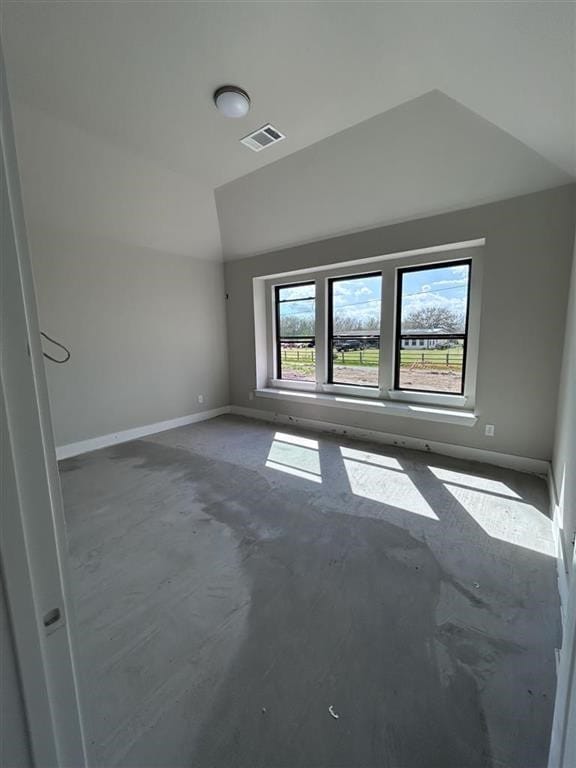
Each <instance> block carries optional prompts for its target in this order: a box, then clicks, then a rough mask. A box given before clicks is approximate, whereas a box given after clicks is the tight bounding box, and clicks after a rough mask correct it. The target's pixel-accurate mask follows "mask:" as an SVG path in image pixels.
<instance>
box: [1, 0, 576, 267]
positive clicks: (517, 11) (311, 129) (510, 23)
mask: <svg viewBox="0 0 576 768" xmlns="http://www.w3.org/2000/svg"><path fill="white" fill-rule="evenodd" d="M575 32H576V28H575V6H574V5H573V4H571V3H562V2H546V3H515V2H510V3H508V2H501V3H482V2H478V3H440V2H422V3H412V2H410V3H364V2H360V1H358V0H355V1H354V2H338V3H336V2H334V3H332V2H309V3H308V2H298V3H284V2H282V3H277V2H269V3H261V2H207V3H195V2H189V3H183V2H169V1H166V0H163V2H156V3H153V2H98V1H97V0H94V1H93V2H82V3H65V2H43V3H33V2H21V1H18V2H10V1H8V2H4V3H3V6H2V29H1V34H2V42H3V46H4V51H5V57H6V64H7V72H8V82H9V87H10V91H11V96H12V100H13V102H14V112H15V123H16V133H17V144H18V151H19V156H20V163H21V172H22V176H23V187H24V198H25V205H26V207H27V210H28V212H29V215H30V216H31V217H33V218H47V217H50V218H51V219H53V220H54V221H55V222H57V224H58V226H62V227H72V226H74V227H76V228H79V229H87V230H89V231H94V232H99V233H102V232H103V231H104V233H105V234H107V235H108V236H109V237H110V238H112V239H114V238H117V239H119V240H122V241H124V240H126V241H131V242H132V241H134V242H138V244H140V245H143V246H145V245H146V244H148V245H149V244H152V246H153V247H155V248H158V249H159V250H165V251H167V252H170V251H174V252H184V253H190V254H191V255H194V256H201V257H207V256H208V257H213V258H219V257H220V256H221V253H222V249H221V242H220V232H219V226H218V220H217V218H216V210H215V205H214V190H215V189H216V188H218V187H222V189H223V190H225V189H226V187H225V186H224V185H227V184H228V183H229V182H233V184H237V182H235V181H234V180H237V179H239V178H240V177H244V176H246V175H247V174H253V175H254V177H255V176H256V175H257V173H259V172H260V171H259V169H262V168H263V167H264V166H266V165H269V164H270V163H275V162H276V161H278V160H280V159H281V158H287V156H291V157H294V158H296V156H297V154H296V153H299V152H300V151H301V150H304V149H305V148H306V147H310V146H311V145H316V144H317V143H318V142H320V143H322V142H323V141H324V140H328V137H331V136H333V135H334V134H337V133H339V132H341V131H345V130H346V129H352V131H354V130H355V129H354V128H353V126H358V130H359V131H362V130H365V128H364V129H362V127H361V126H360V125H359V124H362V123H364V122H365V121H368V120H369V118H375V117H376V116H378V115H383V113H390V114H391V115H392V116H393V117H392V118H390V119H391V120H392V121H394V119H396V118H394V113H395V108H400V105H406V104H407V103H408V102H411V103H413V102H415V101H416V102H418V99H419V98H420V97H423V96H424V95H425V94H430V92H432V93H434V94H437V93H438V92H441V97H442V98H441V99H440V100H437V101H436V102H435V109H436V110H438V109H440V104H442V105H443V108H444V109H445V110H446V116H447V117H446V119H447V120H448V118H450V120H449V122H450V127H449V128H448V130H449V131H454V130H457V128H455V126H456V124H457V122H458V121H457V119H456V118H454V115H455V114H456V113H455V112H454V109H455V106H454V105H456V106H459V105H461V106H462V107H463V108H466V110H469V112H468V113H467V114H468V115H473V116H476V117H477V119H478V120H479V121H480V122H479V123H478V126H476V127H475V128H472V127H471V124H470V123H469V121H468V122H467V127H466V130H465V134H466V135H464V136H461V139H462V141H463V142H466V141H469V142H473V140H474V137H477V134H478V133H482V136H483V140H484V139H485V138H486V137H487V136H488V133H489V128H488V127H487V126H488V124H491V127H493V129H494V130H492V133H491V134H490V136H491V140H492V141H493V142H494V147H495V157H498V158H500V162H499V163H495V168H496V166H498V167H499V169H500V170H499V173H497V174H496V176H495V177H494V178H493V179H492V181H491V182H490V183H489V184H487V187H486V190H485V192H486V194H485V197H488V198H490V199H497V198H498V197H499V196H500V197H505V196H510V195H511V194H522V193H523V192H525V191H532V190H536V189H540V188H545V187H548V186H554V185H556V184H562V183H566V182H569V181H570V180H571V179H572V178H574V176H575V175H576V152H575V146H574V142H575V136H576V124H575V114H576V93H575V90H576V88H575V56H576V54H575V47H576V46H575ZM229 82H232V83H236V84H238V85H241V86H242V87H243V88H245V89H246V90H247V91H248V92H249V93H250V95H251V97H252V103H253V108H252V110H251V112H250V114H249V115H248V117H247V118H245V119H244V120H225V119H224V118H222V117H221V116H220V115H219V114H218V112H217V111H216V110H215V109H214V107H213V104H212V100H211V97H212V92H213V91H214V89H215V88H216V87H217V86H219V85H221V84H223V83H229ZM446 97H447V98H446ZM425 98H426V97H425ZM427 103H428V104H429V102H427ZM421 118H422V115H421V114H420V116H419V115H418V114H417V113H415V114H414V117H413V119H414V120H418V119H421ZM452 118H454V119H452ZM454 121H456V122H454ZM266 122H272V123H273V124H274V125H276V126H277V127H278V128H279V129H280V130H282V131H283V132H284V133H285V134H286V135H287V139H286V140H285V141H283V142H280V143H279V144H278V145H276V146H274V147H271V148H270V149H267V150H264V151H263V152H260V153H258V154H256V153H253V152H251V151H250V150H249V149H247V148H246V147H244V146H242V145H241V144H240V143H239V139H240V138H241V137H242V136H244V135H245V134H247V133H249V132H250V131H251V130H253V129H255V128H258V127H259V126H261V125H262V124H264V123H266ZM436 122H437V123H438V121H436ZM441 123H442V120H441V119H440V124H437V125H436V130H439V131H441ZM412 125H413V129H414V130H408V131H400V134H398V135H397V138H396V140H397V142H398V156H400V157H407V156H409V154H410V144H409V142H415V141H418V142H419V145H418V146H416V145H414V146H413V149H414V151H415V156H416V155H417V154H418V153H419V152H422V147H421V141H422V131H421V130H416V125H415V124H414V123H413V124H412ZM383 126H384V124H383ZM420 128H421V126H420ZM387 130H388V129H386V130H384V131H383V133H382V142H386V141H388V142H389V141H390V135H391V134H390V133H387ZM487 131H488V133H487ZM360 135H361V134H359V136H360ZM348 140H349V141H350V139H348ZM510 142H512V144H511V143H510ZM512 145H513V146H514V150H515V151H514V152H512V155H514V158H513V161H511V162H510V163H509V165H506V162H507V161H506V158H507V157H508V154H509V153H508V150H509V149H510V147H512ZM521 145H523V147H521ZM318 146H320V145H318ZM520 149H522V150H525V152H524V154H523V155H522V157H520ZM382 150H383V153H384V154H387V156H394V152H393V151H392V148H391V145H390V143H388V144H386V145H385V146H384V145H383V146H382ZM448 150H449V148H448V147H446V148H445V151H448ZM359 151H360V150H359ZM370 151H372V152H373V151H374V147H373V146H371V147H370ZM458 151H459V152H460V153H461V155H460V157H464V156H465V155H466V146H459V147H458ZM475 151H476V147H475V146H474V145H473V143H471V144H470V146H469V147H468V152H469V154H470V155H471V156H472V155H474V153H475ZM483 151H484V150H483ZM444 161H445V163H446V164H447V166H448V165H449V164H450V158H449V157H445V158H444ZM282 162H287V160H286V161H282ZM300 162H301V161H300ZM461 162H463V161H462V160H461ZM502 163H504V165H502ZM527 166H528V167H527ZM278 167H279V168H281V167H282V163H279V164H278ZM297 167H298V162H296V165H295V166H294V168H293V169H290V171H288V170H286V172H287V173H288V172H292V170H294V169H296V168H297ZM473 167H475V166H471V168H470V171H472V170H473ZM284 168H285V169H287V166H286V165H284ZM424 170H425V169H424ZM318 171H319V172H322V169H321V167H320V166H319V168H318ZM463 171H466V168H463ZM262 172H264V171H262ZM266 172H267V173H270V169H266ZM402 174H403V169H402V165H401V164H400V165H397V166H395V165H394V164H393V163H392V165H391V166H390V172H389V173H388V174H386V177H385V178H384V179H383V182H382V183H383V184H384V185H385V186H386V189H385V197H386V199H392V198H393V195H394V189H395V188H396V189H397V188H398V185H399V183H401V184H404V183H405V180H404V181H403V180H402ZM464 176H465V174H464V173H463V177H464ZM251 183H252V182H251ZM275 183H277V182H275ZM111 190H116V191H117V195H118V197H119V198H121V201H122V202H121V205H120V207H119V209H117V206H115V205H114V201H113V199H112V197H111V194H110V192H111ZM220 194H221V193H220V192H219V193H218V195H219V196H220ZM408 198H409V195H406V199H408ZM477 199H478V193H477V186H476V185H475V182H474V179H473V178H470V179H469V184H468V185H466V184H464V183H460V182H459V184H458V200H457V203H458V205H460V207H466V206H468V205H470V204H475V201H477ZM444 205H450V206H453V205H454V201H452V200H444V199H442V196H441V195H440V196H439V198H438V200H437V205H436V208H439V209H441V208H442V207H443V206H444ZM429 207H430V205H429V201H422V202H418V201H417V202H416V203H414V204H412V205H408V206H403V205H400V204H399V205H396V206H395V207H394V210H393V212H392V213H393V218H394V219H395V220H397V219H398V218H402V217H411V216H414V215H420V214H422V213H423V212H425V210H424V209H427V208H429ZM420 209H422V210H420ZM71 210H72V211H73V213H74V216H72V214H71ZM222 215H226V212H224V213H222V212H221V218H222ZM391 215H392V214H391ZM353 218H354V217H353ZM356 218H358V217H356ZM386 218H387V212H386V211H385V210H382V211H381V215H380V216H379V220H378V223H383V222H385V221H386ZM370 222H371V220H370V221H364V222H363V223H362V225H366V224H370ZM341 225H342V228H344V229H345V228H346V227H347V226H348V224H347V223H346V222H341ZM349 226H350V227H354V226H357V222H356V223H355V222H354V221H351V222H350V224H349ZM328 234H329V233H328ZM225 241H228V236H227V237H225ZM250 247H252V246H251V245H249V244H246V247H244V246H242V247H240V246H238V247H235V246H234V244H232V245H231V246H230V245H228V244H226V243H225V250H226V252H227V253H228V254H229V255H236V256H238V255H244V254H245V253H246V252H247V251H246V248H248V249H249V248H250Z"/></svg>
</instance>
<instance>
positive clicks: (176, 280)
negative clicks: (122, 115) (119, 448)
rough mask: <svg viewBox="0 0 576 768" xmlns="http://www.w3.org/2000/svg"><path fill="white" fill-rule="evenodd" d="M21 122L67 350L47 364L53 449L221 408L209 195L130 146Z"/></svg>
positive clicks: (222, 354) (46, 121) (39, 288)
mask: <svg viewBox="0 0 576 768" xmlns="http://www.w3.org/2000/svg"><path fill="white" fill-rule="evenodd" d="M13 109H14V124H15V134H16V145H17V152H18V164H19V170H20V176H21V185H22V198H23V203H24V213H25V216H26V225H27V229H28V237H29V243H30V252H31V259H32V266H33V269H34V276H35V282H36V295H37V300H38V305H39V318H40V326H41V328H42V330H44V331H46V333H48V334H49V335H50V336H53V337H54V338H57V339H61V340H62V341H63V342H64V343H65V344H67V345H68V346H69V347H70V348H71V351H72V359H71V361H70V363H68V364H66V365H62V366H58V365H55V364H53V363H50V362H47V364H46V372H47V378H48V386H49V394H50V405H51V410H52V418H53V425H54V431H55V438H56V444H57V445H63V444H66V443H70V442H75V441H78V440H85V439H88V438H92V437H97V436H99V435H104V434H109V433H112V432H118V431H121V430H125V429H129V428H131V427H138V426H143V425H146V424H152V423H155V422H158V421H164V420H167V419H172V418H176V417H179V416H186V415H188V414H191V413H195V412H197V411H202V410H208V409H211V408H216V407H219V406H222V405H226V404H227V403H228V367H227V353H226V321H225V309H224V291H223V268H222V263H221V259H222V249H221V245H220V234H219V231H218V219H217V215H216V207H215V203H214V195H213V193H212V190H211V189H208V188H207V187H206V185H205V184H204V185H203V184H201V183H200V181H199V180H198V179H197V178H195V177H194V175H192V174H184V173H182V172H180V171H174V170H173V169H171V168H169V167H167V166H166V165H165V164H161V163H159V162H158V161H157V160H155V159H154V158H152V157H150V156H149V155H148V154H146V153H145V152H142V151H139V150H138V148H137V147H135V146H133V145H129V146H128V145H123V144H121V143H119V142H117V141H114V140H113V139H112V138H110V137H108V138H104V137H102V136H96V135H94V134H93V133H91V132H89V131H87V130H85V129H83V128H82V127H81V126H79V125H77V124H76V123H75V122H72V121H69V120H68V121H66V120H62V119H57V118H55V117H53V116H51V115H49V114H47V113H46V112H44V111H42V110H39V109H35V108H33V107H31V106H29V105H27V104H25V103H23V102H18V101H16V100H13ZM199 222H201V223H199ZM44 346H45V349H46V350H47V351H49V346H48V343H47V342H45V343H44ZM199 394H202V395H204V403H203V405H200V404H199V403H198V395H199Z"/></svg>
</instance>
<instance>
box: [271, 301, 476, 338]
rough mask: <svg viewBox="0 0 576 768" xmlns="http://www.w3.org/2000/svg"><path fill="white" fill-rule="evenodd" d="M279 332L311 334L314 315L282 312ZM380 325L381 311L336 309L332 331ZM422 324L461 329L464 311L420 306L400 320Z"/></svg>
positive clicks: (416, 325) (454, 330) (405, 325)
mask: <svg viewBox="0 0 576 768" xmlns="http://www.w3.org/2000/svg"><path fill="white" fill-rule="evenodd" d="M280 325H281V335H282V336H314V335H315V324H314V316H313V315H312V316H310V317H302V316H301V315H300V316H298V315H284V316H283V317H282V319H281V323H280ZM379 328H380V315H376V314H371V315H363V316H361V317H353V316H352V315H346V314H340V313H338V314H337V315H336V317H335V318H334V324H333V330H334V333H353V332H354V331H375V332H377V331H378V330H379ZM416 328H422V329H423V330H430V331H431V330H437V331H439V332H440V333H460V332H462V330H463V328H464V315H463V314H462V313H459V312H455V311H454V310H452V309H449V308H448V307H433V306H432V307H421V308H420V309H415V310H413V311H412V312H410V313H409V314H408V316H407V317H405V318H404V319H403V321H402V330H403V331H407V330H411V329H416Z"/></svg>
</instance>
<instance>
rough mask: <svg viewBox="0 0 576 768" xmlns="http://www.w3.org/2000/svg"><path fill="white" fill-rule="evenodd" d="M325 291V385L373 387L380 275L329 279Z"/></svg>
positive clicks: (377, 362)
mask: <svg viewBox="0 0 576 768" xmlns="http://www.w3.org/2000/svg"><path fill="white" fill-rule="evenodd" d="M328 291H329V293H328V349H329V350H330V357H329V360H328V382H329V383H330V384H352V385H357V386H364V387H377V386H378V384H379V369H380V322H381V314H382V312H381V309H382V300H381V295H382V275H381V274H380V273H377V274H369V275H358V276H355V277H336V278H332V279H331V280H330V281H329V283H328Z"/></svg>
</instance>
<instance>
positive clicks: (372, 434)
mask: <svg viewBox="0 0 576 768" xmlns="http://www.w3.org/2000/svg"><path fill="white" fill-rule="evenodd" d="M230 413H233V414H236V415H237V416H247V417H248V418H251V419H259V420H261V421H272V422H277V423H280V424H294V425H296V426H300V427H305V428H306V429H312V430H314V431H316V432H329V433H332V434H337V435H344V436H346V437H352V438H355V439H360V440H370V441H372V442H377V443H385V444H386V445H397V446H399V447H401V448H411V449H413V450H417V451H426V452H429V453H440V454H442V455H444V456H454V457H456V458H459V459H468V460H470V461H480V462H483V463H485V464H493V465H495V466H497V467H506V468H507V469H515V470H518V471H519V472H529V473H531V474H535V475H542V476H544V477H546V476H547V475H548V472H549V467H550V464H549V462H548V461H544V460H543V459H532V458H529V457H525V456H515V455H513V454H510V453H499V452H496V451H486V450H483V449H481V448H468V447H466V446H462V445H453V444H451V443H441V442H437V441H434V440H422V439H420V438H415V437H405V436H404V435H394V434H391V433H390V432H379V431H375V430H371V429H359V428H357V427H347V426H343V425H341V424H333V423H331V422H329V421H318V420H316V419H305V418H300V417H295V416H286V415H285V414H282V413H274V412H272V411H262V410H258V409H256V408H244V407H242V406H238V405H233V406H231V408H230Z"/></svg>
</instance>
